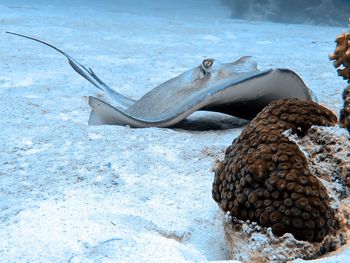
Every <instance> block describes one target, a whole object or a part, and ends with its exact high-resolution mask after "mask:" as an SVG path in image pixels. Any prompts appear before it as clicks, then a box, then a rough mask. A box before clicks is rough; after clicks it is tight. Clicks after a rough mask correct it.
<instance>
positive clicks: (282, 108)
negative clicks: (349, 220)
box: [212, 99, 337, 241]
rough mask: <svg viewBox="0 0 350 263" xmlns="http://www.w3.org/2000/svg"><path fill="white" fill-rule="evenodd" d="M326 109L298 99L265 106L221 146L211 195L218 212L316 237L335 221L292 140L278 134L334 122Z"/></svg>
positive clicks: (307, 237)
mask: <svg viewBox="0 0 350 263" xmlns="http://www.w3.org/2000/svg"><path fill="white" fill-rule="evenodd" d="M336 121H337V118H336V116H335V115H334V114H333V113H332V112H331V111H329V110H328V109H326V108H324V107H322V106H320V105H318V104H316V103H314V102H310V101H308V102H306V101H300V100H298V99H284V100H279V101H275V102H272V103H270V104H269V106H267V107H266V108H265V109H264V110H263V111H262V112H261V113H259V114H258V115H257V116H256V118H255V119H253V121H252V122H251V123H250V124H249V125H248V126H247V127H246V128H245V129H244V130H243V132H242V133H241V135H240V136H239V137H238V138H237V139H236V140H235V141H234V142H233V144H232V145H231V146H229V147H228V148H227V149H226V153H225V159H224V160H223V161H222V162H220V163H219V164H218V166H217V168H216V171H215V179H214V182H213V189H212V194H213V198H214V200H215V201H216V202H217V203H218V204H219V206H220V207H221V208H222V209H223V210H224V211H230V213H231V215H232V216H234V217H237V218H239V219H242V220H247V219H249V220H251V221H256V222H258V223H259V224H260V225H262V226H265V227H270V226H271V227H272V231H273V233H274V234H275V235H278V236H281V235H283V234H284V233H286V232H289V233H292V234H293V235H294V236H295V238H297V239H300V240H308V241H321V240H322V239H323V238H324V236H325V235H326V234H328V233H329V232H330V231H331V230H332V229H333V226H334V224H335V222H334V213H333V211H332V209H331V207H330V201H329V196H328V193H327V190H326V188H325V187H324V186H323V185H322V183H321V182H320V181H319V180H318V179H317V178H316V177H315V176H314V175H312V174H311V173H310V171H309V168H308V166H307V160H306V157H305V156H304V154H303V153H302V152H301V150H300V149H299V147H298V146H297V144H296V143H295V142H293V141H291V140H289V139H288V138H287V137H286V136H285V135H284V134H283V133H284V132H285V131H286V130H290V131H291V133H296V134H298V135H304V134H305V133H306V132H307V130H308V129H309V128H310V127H311V126H312V125H323V126H325V125H334V124H335V123H336Z"/></svg>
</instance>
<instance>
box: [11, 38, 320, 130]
mask: <svg viewBox="0 0 350 263" xmlns="http://www.w3.org/2000/svg"><path fill="white" fill-rule="evenodd" d="M7 33H9V34H13V35H17V36H21V37H25V38H28V39H31V40H34V41H37V42H40V43H43V44H45V45H47V46H49V47H51V48H54V49H55V50H57V51H58V52H60V53H61V54H63V55H64V56H66V58H67V59H68V62H69V64H70V65H71V66H72V68H73V69H74V70H75V71H76V72H77V73H79V74H80V75H81V76H83V77H84V78H85V79H87V80H88V81H90V82H91V83H92V84H93V85H95V86H96V87H97V88H99V89H100V90H102V91H104V92H105V94H106V95H107V97H108V101H109V102H108V103H107V102H106V101H103V100H100V99H98V98H95V97H92V96H90V97H89V105H90V107H91V109H92V110H91V113H90V118H89V124H92V125H99V124H110V125H129V126H130V127H139V128H141V127H169V126H173V125H174V124H176V123H178V122H180V121H181V120H183V119H185V118H186V117H187V116H189V115H190V114H191V113H193V112H195V111H197V110H207V111H216V112H221V113H226V114H229V115H232V116H236V117H239V118H244V119H252V118H254V117H255V116H256V114H258V113H259V112H260V111H261V110H262V109H263V108H264V107H265V106H267V105H268V104H269V103H270V102H271V101H273V100H278V99H282V98H299V99H301V100H312V99H314V100H316V98H315V97H314V96H313V94H312V92H311V90H309V89H308V88H307V87H306V85H305V83H304V82H303V80H302V79H301V78H300V77H299V76H298V75H297V74H296V73H295V72H293V71H291V70H289V69H279V68H277V69H269V70H265V71H259V70H258V69H257V64H256V62H255V61H254V60H253V59H252V58H251V57H242V58H240V59H239V60H237V61H234V62H231V63H220V62H219V61H217V60H214V59H205V60H204V61H203V62H202V63H201V64H200V65H199V66H197V67H195V68H193V69H190V70H188V71H185V72H184V73H182V74H180V75H178V76H176V77H174V78H172V79H170V80H168V81H166V82H164V83H162V84H160V85H159V86H157V87H155V88H154V89H152V90H150V91H149V92H147V93H146V94H145V95H144V96H142V97H141V98H140V99H138V100H133V99H130V98H127V97H125V96H123V95H122V94H120V93H118V92H116V91H114V90H113V89H112V88H110V87H109V86H107V85H106V84H105V83H104V82H103V81H101V80H100V79H99V78H98V77H97V76H96V75H95V73H94V72H93V71H92V70H91V69H90V68H89V69H88V68H86V67H84V66H83V65H81V64H80V63H78V62H77V61H76V60H75V59H73V58H72V57H71V56H69V55H67V54H66V53H65V52H63V51H62V50H60V49H58V48H56V47H54V46H52V45H50V44H48V43H46V42H43V41H41V40H38V39H35V38H32V37H28V36H24V35H21V34H17V33H12V32H7Z"/></svg>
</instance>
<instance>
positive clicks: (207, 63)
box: [202, 58, 214, 69]
mask: <svg viewBox="0 0 350 263" xmlns="http://www.w3.org/2000/svg"><path fill="white" fill-rule="evenodd" d="M213 63H214V60H213V59H211V58H207V59H204V60H203V62H202V64H203V67H204V68H206V69H207V68H210V67H211V66H212V65H213Z"/></svg>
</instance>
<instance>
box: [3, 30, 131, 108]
mask: <svg viewBox="0 0 350 263" xmlns="http://www.w3.org/2000/svg"><path fill="white" fill-rule="evenodd" d="M6 33H8V34H11V35H15V36H19V37H24V38H27V39H30V40H34V41H36V42H39V43H42V44H44V45H46V46H49V47H51V48H53V49H55V50H56V51H58V52H59V53H61V54H62V55H64V56H65V57H66V58H67V59H68V62H69V65H70V66H71V67H72V68H73V69H74V70H75V71H76V72H77V73H78V74H79V75H80V76H82V77H83V78H85V79H86V80H88V81H89V82H90V83H92V84H93V85H94V86H95V87H97V88H98V89H100V90H102V91H104V92H106V93H107V94H108V96H109V97H111V99H112V100H113V102H115V103H116V104H117V105H118V106H121V107H124V108H128V107H130V106H131V105H133V104H134V103H135V101H134V100H132V99H130V98H128V97H125V96H123V95H122V94H120V93H118V92H116V91H115V90H113V89H112V88H110V87H109V86H108V85H107V84H105V83H104V82H103V81H102V80H101V79H100V78H98V77H97V76H96V74H95V73H94V72H93V71H92V70H91V69H90V68H89V69H87V68H86V67H85V66H83V65H82V64H80V63H79V62H78V61H76V60H75V59H74V58H72V57H71V56H69V55H68V54H67V53H65V52H64V51H62V50H60V49H59V48H57V47H55V46H53V45H51V44H49V43H46V42H44V41H42V40H39V39H36V38H33V37H29V36H25V35H22V34H18V33H14V32H6Z"/></svg>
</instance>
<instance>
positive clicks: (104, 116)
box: [89, 96, 193, 128]
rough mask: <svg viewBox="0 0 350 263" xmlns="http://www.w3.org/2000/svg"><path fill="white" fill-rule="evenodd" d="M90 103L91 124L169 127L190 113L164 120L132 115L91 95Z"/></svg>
mask: <svg viewBox="0 0 350 263" xmlns="http://www.w3.org/2000/svg"><path fill="white" fill-rule="evenodd" d="M89 105H90V107H91V113H90V118H89V124H90V125H129V126H130V127H134V128H146V127H169V126H171V125H174V124H175V123H177V122H179V121H180V120H182V119H184V118H185V117H186V116H188V115H189V114H190V113H187V112H186V114H185V115H177V116H174V117H170V118H168V119H164V120H163V119H161V120H144V119H140V118H137V117H134V116H131V115H130V114H128V113H127V112H124V111H122V110H120V109H117V108H115V107H114V106H112V105H110V104H108V103H107V102H105V101H103V100H100V99H98V98H95V97H92V96H90V97H89ZM192 112H193V111H192ZM192 112H191V113H192Z"/></svg>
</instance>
